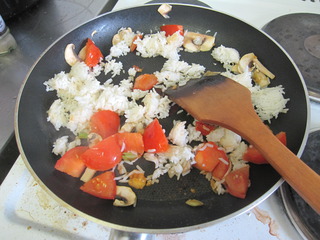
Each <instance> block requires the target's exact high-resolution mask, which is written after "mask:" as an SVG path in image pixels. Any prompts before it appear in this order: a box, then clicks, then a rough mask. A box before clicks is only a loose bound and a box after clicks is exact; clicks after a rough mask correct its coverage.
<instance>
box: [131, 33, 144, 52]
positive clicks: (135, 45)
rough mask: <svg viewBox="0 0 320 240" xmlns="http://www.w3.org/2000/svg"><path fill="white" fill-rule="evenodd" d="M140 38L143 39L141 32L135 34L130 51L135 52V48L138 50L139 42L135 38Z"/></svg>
mask: <svg viewBox="0 0 320 240" xmlns="http://www.w3.org/2000/svg"><path fill="white" fill-rule="evenodd" d="M138 38H140V39H142V35H141V34H137V35H135V36H134V38H133V40H132V43H131V45H130V52H133V51H134V50H136V48H137V44H135V43H134V41H135V40H137V39H138Z"/></svg>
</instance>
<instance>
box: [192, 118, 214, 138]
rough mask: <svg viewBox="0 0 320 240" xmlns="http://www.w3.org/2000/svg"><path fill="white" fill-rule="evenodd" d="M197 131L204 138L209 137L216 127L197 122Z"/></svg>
mask: <svg viewBox="0 0 320 240" xmlns="http://www.w3.org/2000/svg"><path fill="white" fill-rule="evenodd" d="M195 125H196V130H197V131H199V132H201V134H202V135H203V136H207V135H208V134H209V133H210V132H211V131H213V130H214V129H215V126H213V125H210V124H206V123H202V122H199V121H196V124H195Z"/></svg>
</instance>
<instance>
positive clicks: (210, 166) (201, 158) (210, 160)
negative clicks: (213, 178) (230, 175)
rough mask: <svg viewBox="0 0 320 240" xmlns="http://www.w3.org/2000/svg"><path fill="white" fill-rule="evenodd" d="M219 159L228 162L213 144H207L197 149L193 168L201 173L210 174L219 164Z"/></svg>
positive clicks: (224, 154)
mask: <svg viewBox="0 0 320 240" xmlns="http://www.w3.org/2000/svg"><path fill="white" fill-rule="evenodd" d="M220 159H223V160H225V161H228V157H227V155H226V153H225V152H224V151H223V150H222V149H219V147H218V146H217V145H216V144H215V143H214V142H207V143H204V144H201V145H200V146H199V147H198V150H197V152H196V155H195V161H196V164H194V165H193V166H194V167H196V168H198V169H199V170H202V171H206V172H212V171H213V170H214V169H215V167H216V166H217V165H218V164H219V163H220V162H221V160H220Z"/></svg>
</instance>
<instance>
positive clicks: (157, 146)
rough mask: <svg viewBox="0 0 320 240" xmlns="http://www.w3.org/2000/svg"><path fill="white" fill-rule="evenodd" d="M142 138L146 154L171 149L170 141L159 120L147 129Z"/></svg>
mask: <svg viewBox="0 0 320 240" xmlns="http://www.w3.org/2000/svg"><path fill="white" fill-rule="evenodd" d="M142 136H143V143H144V150H145V152H150V151H152V152H153V153H160V152H165V151H167V150H168V148H169V143H168V139H167V137H166V135H165V134H164V132H163V129H162V126H161V125H160V123H159V120H158V119H157V118H155V119H154V120H153V121H152V122H151V123H150V124H149V125H148V126H147V127H146V128H145V130H144V133H143V135H142Z"/></svg>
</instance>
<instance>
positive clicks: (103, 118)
mask: <svg viewBox="0 0 320 240" xmlns="http://www.w3.org/2000/svg"><path fill="white" fill-rule="evenodd" d="M90 127H91V132H94V133H97V134H99V135H100V136H101V137H102V139H104V138H107V137H109V136H111V135H113V134H115V133H117V132H118V130H119V128H120V117H119V115H118V114H117V113H115V112H113V111H110V110H100V111H98V112H96V113H94V114H93V115H92V116H91V118H90Z"/></svg>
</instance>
